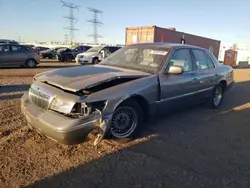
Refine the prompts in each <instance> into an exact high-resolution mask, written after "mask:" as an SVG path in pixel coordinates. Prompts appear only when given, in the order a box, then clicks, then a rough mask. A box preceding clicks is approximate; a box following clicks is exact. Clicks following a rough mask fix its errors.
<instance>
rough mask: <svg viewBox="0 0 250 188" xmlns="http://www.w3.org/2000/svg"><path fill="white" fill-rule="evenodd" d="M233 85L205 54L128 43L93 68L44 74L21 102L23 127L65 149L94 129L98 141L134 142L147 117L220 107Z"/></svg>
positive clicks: (230, 72) (196, 50) (164, 45)
mask: <svg viewBox="0 0 250 188" xmlns="http://www.w3.org/2000/svg"><path fill="white" fill-rule="evenodd" d="M233 83H234V79H233V69H232V68H231V67H230V66H227V65H222V64H220V63H219V62H218V61H217V59H216V58H215V57H214V55H213V54H212V53H210V52H209V51H208V50H206V49H202V48H199V47H195V46H188V45H181V44H171V43H144V44H134V45H129V46H125V47H123V48H121V49H120V50H118V51H116V52H115V53H113V54H112V55H110V56H109V57H108V58H106V59H105V60H103V61H102V62H101V63H100V64H98V65H92V66H91V65H90V66H80V67H71V68H65V69H57V70H53V71H49V72H44V73H40V74H38V75H36V76H35V77H34V82H33V84H32V85H31V87H30V90H29V92H27V93H25V94H24V96H23V97H22V103H21V107H22V112H23V113H24V115H25V117H26V118H27V122H28V124H29V126H30V127H32V128H35V129H36V130H37V131H38V132H40V133H41V134H44V135H46V136H47V137H49V138H51V139H53V140H56V141H58V142H61V143H64V144H76V143H79V142H81V141H83V140H84V138H85V137H86V135H88V134H89V133H90V132H91V131H92V130H94V129H96V130H98V134H97V137H96V140H95V142H94V143H95V144H97V143H99V142H100V140H101V139H102V138H103V137H104V136H106V137H107V136H112V137H115V138H118V139H122V138H133V137H134V136H135V135H136V134H137V133H138V131H139V130H140V129H141V128H143V121H144V120H146V119H147V117H149V116H152V115H156V114H159V113H164V112H166V111H168V110H172V109H174V108H178V107H181V106H184V105H193V104H195V103H200V102H202V101H204V102H205V101H207V102H208V103H209V104H210V106H211V107H212V108H217V107H219V106H220V105H221V103H222V100H223V96H224V93H225V91H227V90H228V89H229V88H230V87H231V86H232V85H233Z"/></svg>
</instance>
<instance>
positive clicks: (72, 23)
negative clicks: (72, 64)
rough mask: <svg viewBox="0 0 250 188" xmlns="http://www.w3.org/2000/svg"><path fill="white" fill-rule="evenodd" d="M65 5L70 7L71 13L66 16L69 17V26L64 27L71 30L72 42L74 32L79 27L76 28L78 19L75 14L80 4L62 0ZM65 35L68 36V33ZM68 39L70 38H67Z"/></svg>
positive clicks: (71, 41) (71, 40)
mask: <svg viewBox="0 0 250 188" xmlns="http://www.w3.org/2000/svg"><path fill="white" fill-rule="evenodd" d="M61 2H62V4H63V6H64V7H67V8H68V9H69V15H68V16H64V18H65V19H67V20H68V21H69V26H68V27H66V28H64V29H66V30H68V31H69V33H70V43H71V44H72V43H73V41H74V37H75V35H74V32H75V31H77V29H76V28H75V22H77V21H78V19H77V18H76V17H75V16H74V10H75V9H78V8H79V6H78V5H75V4H73V3H69V2H64V1H61ZM65 37H68V35H67V34H66V35H65ZM66 40H67V41H68V38H67V39H66Z"/></svg>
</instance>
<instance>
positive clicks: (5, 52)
mask: <svg viewBox="0 0 250 188" xmlns="http://www.w3.org/2000/svg"><path fill="white" fill-rule="evenodd" d="M12 65H13V58H12V56H11V52H10V46H9V45H8V44H6V45H1V46H0V66H12Z"/></svg>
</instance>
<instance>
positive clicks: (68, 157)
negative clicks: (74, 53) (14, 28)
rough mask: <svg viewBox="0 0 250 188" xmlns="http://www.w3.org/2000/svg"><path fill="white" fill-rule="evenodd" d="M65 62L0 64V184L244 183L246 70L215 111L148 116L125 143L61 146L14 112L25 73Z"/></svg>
mask: <svg viewBox="0 0 250 188" xmlns="http://www.w3.org/2000/svg"><path fill="white" fill-rule="evenodd" d="M65 65H66V64H59V63H52V64H47V63H46V64H45V63H42V64H41V65H40V67H38V68H36V69H16V68H11V69H0V85H1V86H2V87H0V106H1V108H0V170H1V173H0V187H8V188H9V187H47V188H48V187H53V188H55V187H66V188H68V187H74V188H76V187H114V188H117V187H120V188H123V187H124V188H128V187H138V188H142V187H143V188H144V187H148V188H154V187H157V188H158V187H190V188H195V187H209V188H211V187H213V188H214V187H218V188H224V187H225V188H231V187H236V188H241V187H250V124H249V120H250V116H249V114H250V110H249V107H250V103H249V102H250V69H242V70H240V69H238V70H235V79H236V84H235V86H234V88H233V89H232V90H231V91H230V92H229V93H228V94H227V95H226V98H225V100H224V104H223V106H222V107H221V108H220V109H218V110H211V109H209V108H207V107H205V106H198V107H194V108H190V109H186V110H181V111H179V112H176V113H173V114H169V115H166V116H165V117H161V118H156V119H154V120H151V121H150V122H149V123H147V124H146V125H145V130H144V131H143V132H142V135H141V138H139V139H137V140H135V141H133V142H130V143H129V144H124V145H117V144H116V143H114V142H112V141H102V142H101V144H100V145H99V146H98V147H94V146H92V141H89V142H86V143H83V144H80V145H77V146H74V147H67V146H64V145H60V144H58V143H55V142H53V141H51V140H49V139H46V138H43V137H40V136H39V135H38V134H37V133H35V132H33V131H30V130H29V129H28V127H27V126H26V121H25V119H24V117H23V116H22V115H21V114H20V97H21V95H22V93H23V91H25V90H27V88H28V87H29V84H30V83H31V81H32V76H33V75H34V74H35V73H38V72H42V71H45V70H50V69H53V68H58V67H62V66H65ZM67 65H68V64H67ZM70 65H75V64H73V63H72V64H70Z"/></svg>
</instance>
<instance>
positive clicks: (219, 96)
mask: <svg viewBox="0 0 250 188" xmlns="http://www.w3.org/2000/svg"><path fill="white" fill-rule="evenodd" d="M223 96H224V88H223V85H222V84H218V85H217V86H216V87H215V88H214V90H213V93H212V96H211V98H210V101H209V102H210V106H211V107H212V108H218V107H219V106H220V105H221V103H222V101H223Z"/></svg>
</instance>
